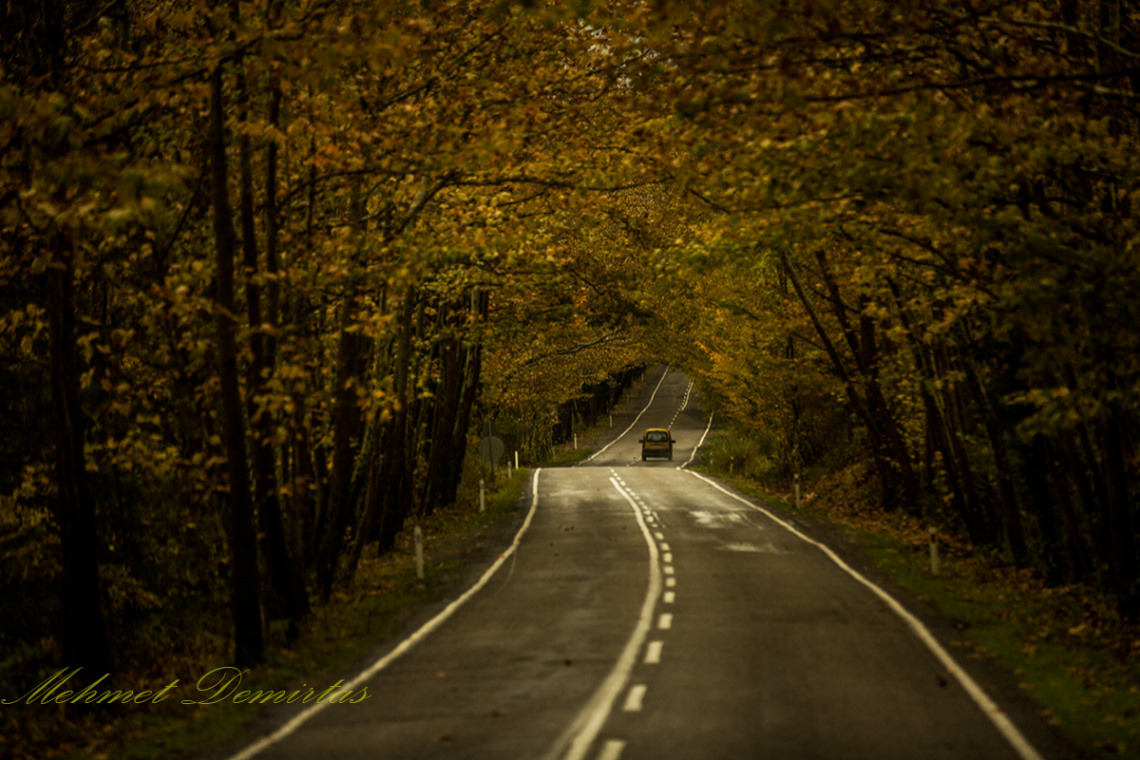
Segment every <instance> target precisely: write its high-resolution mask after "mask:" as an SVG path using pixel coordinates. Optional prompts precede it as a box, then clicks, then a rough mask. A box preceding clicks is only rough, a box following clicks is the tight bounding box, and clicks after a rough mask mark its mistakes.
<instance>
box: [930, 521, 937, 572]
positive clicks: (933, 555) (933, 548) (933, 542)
mask: <svg viewBox="0 0 1140 760" xmlns="http://www.w3.org/2000/svg"><path fill="white" fill-rule="evenodd" d="M930 574H931V575H938V538H937V537H936V535H935V532H934V526H933V525H931V526H930Z"/></svg>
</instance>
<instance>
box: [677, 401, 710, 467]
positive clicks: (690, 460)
mask: <svg viewBox="0 0 1140 760" xmlns="http://www.w3.org/2000/svg"><path fill="white" fill-rule="evenodd" d="M712 421H713V412H709V424H708V425H707V426H706V427H705V432H704V434H703V435H702V436H701V440H699V441H697V445H696V446H694V447H693V451H692V453H691V454H689V458H688V459H686V460H685V463H684V464H683V465H681V466H680V467H678V468H677V469H678V470H684V469H685V468H686V467H688V466H689V465H691V464H692V463H693V460H694V459H696V458H697V451H698V450H699V449H700V448H701V446H704V445H705V438H707V437H708V435H709V431H710V430H712Z"/></svg>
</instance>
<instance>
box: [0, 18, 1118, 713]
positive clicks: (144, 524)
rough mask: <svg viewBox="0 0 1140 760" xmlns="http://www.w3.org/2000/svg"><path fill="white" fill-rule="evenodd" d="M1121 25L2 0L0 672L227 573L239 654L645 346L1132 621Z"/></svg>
mask: <svg viewBox="0 0 1140 760" xmlns="http://www.w3.org/2000/svg"><path fill="white" fill-rule="evenodd" d="M1138 24H1140V18H1138V9H1137V7H1136V5H1135V3H1133V2H1130V1H1128V0H1044V1H1043V2H1038V3H1015V2H1000V1H995V2H985V1H984V0H981V1H979V2H972V3H971V2H966V3H960V2H955V3H951V2H941V1H940V0H934V1H932V2H923V3H894V2H885V1H883V0H867V2H849V1H847V0H835V1H833V2H832V1H828V0H823V1H822V2H803V3H788V2H741V1H739V0H727V1H725V2H712V1H710V2H691V3H689V2H686V3H679V2H678V3H671V2H625V1H624V0H614V1H613V2H589V1H586V2H580V3H574V4H563V3H555V2H550V3H542V2H538V3H522V4H517V5H516V4H511V3H506V2H479V1H478V0H441V1H440V2H427V0H421V1H420V2H411V1H409V2H402V1H400V0H396V1H395V2H386V3H355V2H352V1H351V0H327V1H326V0H312V1H296V0H229V1H228V2H221V1H219V2H212V3H196V4H189V5H188V4H184V3H174V2H164V1H163V0H154V1H153V2H143V1H142V0H115V1H114V2H110V3H107V2H86V1H84V0H44V1H43V2H40V3H35V4H32V3H15V4H12V3H9V4H6V5H3V6H0V113H2V114H3V119H2V120H0V397H2V401H0V425H2V435H0V547H2V552H3V553H2V557H0V570H2V572H0V590H2V598H3V600H4V601H3V604H4V615H3V616H2V617H3V622H2V623H0V641H2V642H3V645H4V648H5V651H6V653H7V654H6V660H5V664H4V666H3V672H0V683H4V684H10V685H12V689H11V690H13V691H14V690H16V688H17V687H16V685H17V684H25V683H27V682H28V681H29V680H35V679H34V678H33V674H36V673H40V672H42V671H44V670H45V669H47V668H50V667H51V666H52V665H56V667H58V663H66V664H67V665H69V666H78V665H83V666H84V667H86V668H89V669H90V671H91V672H109V671H112V670H118V671H129V670H132V669H134V670H138V669H145V668H146V663H147V662H148V660H149V658H151V657H152V656H153V653H154V652H157V651H171V650H177V651H184V650H186V649H187V648H190V647H192V646H194V645H193V644H191V643H187V642H192V641H193V640H194V630H195V626H196V623H195V622H194V621H196V620H202V619H207V618H208V617H210V615H213V614H215V613H217V611H218V610H219V609H222V610H226V612H225V615H224V616H225V617H226V619H227V626H228V627H227V631H228V632H229V633H228V634H227V635H228V636H229V642H230V643H229V647H230V651H229V656H230V657H231V658H232V660H233V661H234V662H236V663H237V664H239V665H249V664H252V663H256V662H258V661H260V660H261V659H262V658H263V657H264V653H265V647H266V646H267V644H266V638H265V632H266V630H267V626H268V624H269V622H271V621H287V622H288V623H289V625H290V626H291V629H292V630H293V631H294V632H295V630H296V626H297V625H299V624H300V623H301V622H303V621H304V620H305V618H306V616H307V615H308V614H309V613H310V611H311V610H312V609H313V608H314V607H315V606H317V605H321V604H323V603H324V602H325V601H326V600H327V599H328V598H329V596H330V594H331V593H332V592H333V590H334V588H335V587H336V585H337V584H338V583H341V582H343V581H345V580H349V579H351V577H352V575H353V573H354V570H355V568H356V566H357V563H358V562H359V561H360V558H361V556H362V553H363V552H364V551H366V550H368V551H379V552H384V551H386V550H388V549H390V548H391V547H392V546H393V545H394V541H395V538H396V536H397V535H398V533H399V531H400V530H401V529H402V527H403V526H404V524H405V522H406V521H407V520H408V519H409V518H414V517H417V516H422V515H427V514H430V513H431V512H433V511H434V510H438V509H444V508H447V507H449V506H450V505H452V504H453V503H454V502H455V501H456V498H457V489H458V488H459V487H460V483H461V479H462V477H463V472H464V462H465V461H467V459H466V458H467V457H469V456H470V455H471V453H472V452H473V450H474V444H475V442H476V441H477V438H478V434H479V430H480V426H481V425H482V424H483V423H484V422H485V421H486V420H488V419H492V418H493V419H496V420H500V421H503V422H504V423H505V424H509V425H510V426H511V427H512V430H514V431H515V433H514V435H515V436H516V439H517V440H516V442H517V443H518V447H519V448H520V450H522V451H523V452H524V456H525V458H526V460H527V461H531V462H533V461H538V460H540V459H541V458H543V457H544V456H546V455H547V454H548V453H549V451H550V448H551V446H553V445H554V444H556V443H558V442H560V441H564V440H566V439H567V438H568V437H569V435H570V434H571V427H570V426H571V425H572V424H573V420H574V419H575V418H576V419H579V420H583V421H587V422H588V421H593V420H596V419H597V418H598V416H599V415H601V414H604V412H605V410H607V409H608V408H609V407H610V406H611V405H612V404H613V402H614V400H615V398H616V396H615V393H617V392H618V391H619V390H620V389H621V388H623V387H627V386H628V385H629V382H630V381H631V379H632V377H633V373H635V372H637V371H639V368H641V367H644V366H645V365H646V364H647V363H651V362H653V361H662V362H672V363H674V364H678V365H680V366H683V367H684V368H685V369H686V371H688V372H689V373H690V375H691V376H692V377H693V378H694V379H695V380H696V382H697V384H698V387H700V388H701V390H702V394H703V397H704V398H705V399H706V405H708V406H711V407H715V408H716V409H717V410H718V412H723V413H724V414H725V415H726V416H728V417H730V418H732V419H733V420H735V421H736V424H738V425H740V426H742V427H743V428H746V429H748V430H750V431H752V433H754V434H755V435H757V436H760V437H763V438H765V440H768V441H769V442H770V443H771V446H772V449H773V455H774V456H776V457H778V458H779V459H780V460H781V461H783V462H785V463H786V465H787V466H786V468H785V470H784V472H786V473H791V472H793V471H797V470H798V468H799V467H801V466H805V465H812V464H818V463H820V462H834V463H835V465H836V466H857V467H859V468H860V471H861V472H862V473H863V474H864V476H865V481H866V483H867V485H868V489H869V493H870V494H871V497H872V498H873V500H874V506H875V508H877V509H881V510H884V511H887V512H905V513H909V514H913V515H915V516H920V517H922V518H924V519H926V520H929V521H931V522H932V523H934V524H938V525H940V526H942V527H943V529H945V530H949V531H955V532H958V533H960V534H961V535H962V536H964V537H965V538H966V539H967V540H968V541H969V542H970V543H971V544H973V545H974V546H978V547H987V548H989V549H991V550H993V551H994V552H995V553H996V554H997V555H999V556H1001V557H1004V559H1005V561H1008V562H1010V563H1013V564H1016V565H1018V566H1021V567H1025V568H1030V569H1032V570H1034V571H1035V572H1039V573H1040V574H1041V575H1042V576H1043V577H1044V578H1046V579H1047V580H1048V582H1050V583H1054V584H1061V583H1081V584H1086V585H1087V586H1089V587H1091V588H1096V589H1099V590H1101V591H1102V592H1103V593H1105V594H1107V595H1108V596H1109V597H1110V598H1112V599H1113V600H1114V603H1115V605H1116V608H1117V610H1118V611H1119V614H1120V615H1121V617H1122V618H1124V619H1126V620H1130V621H1135V620H1136V619H1137V617H1138V616H1140V587H1138V586H1137V581H1138V577H1140V576H1138V568H1137V562H1138V556H1137V543H1136V528H1137V526H1136V525H1135V522H1136V521H1137V501H1138V495H1137V491H1138V485H1140V484H1138V483H1137V473H1138V469H1140V458H1138V452H1137V445H1136V444H1137V435H1138V431H1140V428H1138V426H1137V422H1138V421H1140V420H1138V413H1140V407H1138V401H1140V394H1138V385H1137V383H1138V378H1140V345H1138V341H1140V338H1138V335H1140V333H1138V331H1137V325H1140V299H1137V297H1136V296H1137V294H1138V293H1140V252H1138V249H1137V222H1136V216H1135V215H1134V214H1133V211H1134V201H1135V200H1136V199H1137V193H1138V191H1140V186H1138V180H1140V151H1138V150H1137V138H1138V137H1140V130H1138V122H1137V113H1136V102H1135V101H1134V97H1135V94H1134V93H1133V89H1132V88H1133V86H1134V84H1138V83H1140V79H1138V77H1140V44H1138V43H1137V36H1136V35H1137V29H1138ZM839 449H842V451H841V452H840V453H841V454H842V456H839V455H838V454H837V453H836V452H837V450H839ZM852 463H854V465H853V464H852ZM206 613H210V614H209V615H208V614H206ZM10 719H11V716H10V715H6V716H5V720H10Z"/></svg>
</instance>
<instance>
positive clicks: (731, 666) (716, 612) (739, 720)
mask: <svg viewBox="0 0 1140 760" xmlns="http://www.w3.org/2000/svg"><path fill="white" fill-rule="evenodd" d="M651 394H652V398H649V396H650V395H651ZM642 401H643V403H644V404H645V406H644V408H643V411H642V412H641V415H640V418H639V419H638V420H637V421H636V422H635V425H634V427H633V428H632V429H630V430H629V431H628V432H626V433H624V434H623V435H621V436H619V437H617V438H616V439H615V440H614V441H613V442H612V443H611V444H610V445H608V446H606V447H605V448H604V449H602V450H600V451H599V452H598V453H597V454H596V455H595V456H594V457H593V458H592V459H591V460H589V461H587V462H583V463H582V464H581V465H579V466H576V467H572V468H569V467H568V468H554V469H544V470H540V471H538V473H537V474H536V476H535V479H534V480H533V481H532V485H531V492H532V496H531V503H530V504H529V505H528V507H527V509H528V510H529V511H528V512H527V520H526V522H525V524H524V525H523V530H522V531H520V533H519V535H518V536H517V537H516V543H515V544H514V545H513V547H512V548H511V549H510V550H508V551H507V552H506V553H505V554H504V555H502V556H501V557H500V561H499V563H498V565H497V566H496V567H495V568H493V572H492V571H491V570H489V571H488V572H487V573H486V574H485V575H484V576H483V579H482V581H481V582H480V585H479V586H478V587H476V588H472V589H471V590H470V592H469V593H468V594H467V595H466V596H465V597H464V598H461V599H459V600H458V601H456V602H454V603H453V604H452V605H451V606H450V607H449V608H447V610H445V611H444V613H443V614H442V615H441V616H440V617H438V618H436V619H435V620H434V621H433V622H432V623H430V624H429V626H428V629H425V630H422V631H420V632H419V633H418V634H415V635H413V636H411V637H410V638H409V639H407V640H406V641H405V642H404V643H403V644H402V645H401V648H399V649H393V646H395V644H393V645H391V646H389V647H387V649H386V650H385V652H384V653H383V654H385V658H384V659H383V660H382V661H380V662H378V663H376V664H375V665H374V666H373V668H372V671H371V672H370V673H365V674H364V675H362V676H360V677H359V678H358V679H357V681H358V683H355V684H353V685H354V687H355V688H357V689H359V688H367V691H368V698H367V699H366V700H363V701H361V702H359V703H357V704H334V705H332V706H330V707H328V708H327V709H319V710H318V711H316V712H313V713H301V712H300V711H298V710H294V711H293V713H292V715H291V717H290V716H286V718H287V719H288V720H291V722H283V721H284V720H285V719H278V720H277V723H276V724H275V725H273V726H269V727H267V728H265V730H264V733H265V734H266V736H265V737H264V738H263V739H262V740H261V741H260V742H258V743H254V744H250V745H247V746H245V748H244V750H243V751H241V752H239V753H238V754H236V755H232V754H231V753H227V754H231V756H233V757H236V758H247V757H257V758H259V760H271V759H273V760H276V759H278V758H281V759H283V758H360V759H361V760H364V759H365V758H367V759H368V760H376V759H377V758H385V759H391V760H396V759H398V758H407V759H408V760H412V759H413V758H414V759H415V760H422V759H423V758H478V759H480V760H482V759H484V758H487V759H491V758H512V759H518V758H528V759H532V760H565V759H566V758H589V760H595V759H600V760H618V759H619V758H620V759H621V760H639V759H644V760H649V759H651V758H652V759H654V760H659V759H660V758H681V759H689V758H827V759H833V758H851V759H852V760H855V759H865V760H884V759H885V758H916V759H919V758H921V759H922V760H936V759H939V758H959V759H966V758H969V759H971V760H974V759H977V758H995V759H1005V758H1009V759H1011V760H1012V759H1016V758H1023V759H1026V760H1028V759H1029V758H1037V757H1045V758H1057V757H1070V756H1071V750H1067V749H1065V748H1063V747H1062V746H1061V745H1060V744H1059V743H1058V742H1057V741H1056V737H1055V735H1054V734H1052V733H1051V731H1050V729H1048V728H1047V727H1044V726H1043V725H1042V724H1041V721H1039V720H1037V719H1036V717H1035V716H1034V715H1033V713H1032V711H1031V710H1030V709H1028V708H1027V707H1026V706H1025V704H1024V703H1018V706H1019V707H1018V709H1015V710H1012V713H1013V714H1016V715H1018V716H1019V717H1018V718H1017V721H1018V722H1015V721H1014V720H1011V719H1010V718H1009V717H1008V715H1007V710H1009V707H1008V705H1006V704H1003V705H1002V707H998V706H997V705H996V704H994V702H993V701H991V700H992V697H991V696H990V695H989V694H988V692H987V690H986V689H985V688H984V687H979V685H978V678H977V676H974V677H972V676H970V675H968V674H967V673H966V672H965V671H964V670H962V667H961V665H962V662H963V655H962V654H961V653H960V651H958V650H953V649H952V647H950V646H949V645H948V644H946V643H939V641H938V637H937V636H933V635H931V634H930V632H929V631H928V630H927V628H926V626H924V625H923V624H922V623H919V622H918V620H917V618H914V617H913V616H911V614H910V613H909V612H907V611H906V610H905V609H904V608H903V607H902V606H901V605H899V604H898V602H896V601H895V600H894V598H893V597H891V596H887V595H886V594H884V593H883V592H881V590H879V589H878V588H877V587H875V588H872V586H871V585H869V584H868V583H865V582H864V581H863V580H861V578H862V576H859V575H858V574H857V573H855V572H854V571H851V570H850V568H849V566H847V565H846V563H845V562H844V561H843V560H842V559H841V558H839V557H838V556H837V555H835V554H834V553H832V552H830V550H829V549H827V548H826V547H824V546H821V545H819V544H816V543H814V542H813V539H812V538H811V536H810V535H809V534H808V533H807V532H805V531H804V530H803V526H802V525H799V524H797V523H795V522H791V521H790V520H789V518H787V517H786V516H785V517H781V516H779V515H776V514H773V513H769V512H767V511H765V509H764V508H763V506H762V505H756V504H753V503H751V502H749V501H748V500H746V499H744V498H742V497H740V496H739V495H737V494H734V493H733V492H731V491H729V490H728V489H725V488H723V487H721V486H720V485H718V484H716V483H715V482H713V481H711V480H709V479H706V478H703V477H702V476H699V475H697V474H694V473H692V472H690V471H688V470H686V469H683V465H685V464H686V462H687V461H688V460H689V459H690V457H691V456H692V455H693V453H694V451H695V449H696V447H697V446H698V444H699V442H700V441H701V440H702V437H703V436H704V435H705V433H706V431H707V429H708V424H707V420H706V418H705V416H704V415H703V414H702V413H701V411H700V410H699V408H698V399H697V398H696V393H695V392H694V391H693V390H692V387H691V383H690V382H689V381H688V379H687V378H686V377H685V376H684V374H682V373H681V372H678V371H676V370H673V371H668V372H663V370H661V369H659V370H657V372H656V373H655V374H654V375H651V376H649V382H648V384H647V386H646V391H645V393H644V394H643V399H642ZM649 427H670V428H671V429H672V431H673V435H674V437H675V439H676V441H677V443H676V447H675V451H674V459H673V461H663V460H650V461H648V462H642V461H641V456H640V447H639V446H638V443H637V439H638V437H639V435H640V432H641V431H643V430H644V429H645V428H649ZM972 669H974V670H976V669H977V666H973V668H972ZM983 675H984V674H983ZM983 680H984V679H983ZM972 692H973V693H972ZM1014 699H1015V701H1016V697H1014ZM1007 702H1008V700H1007ZM1026 721H1028V723H1029V725H1026ZM274 731H275V732H276V733H274ZM231 749H232V748H231Z"/></svg>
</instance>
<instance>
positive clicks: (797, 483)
mask: <svg viewBox="0 0 1140 760" xmlns="http://www.w3.org/2000/svg"><path fill="white" fill-rule="evenodd" d="M799 508H800V474H799V473H798V472H797V473H796V509H799Z"/></svg>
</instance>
